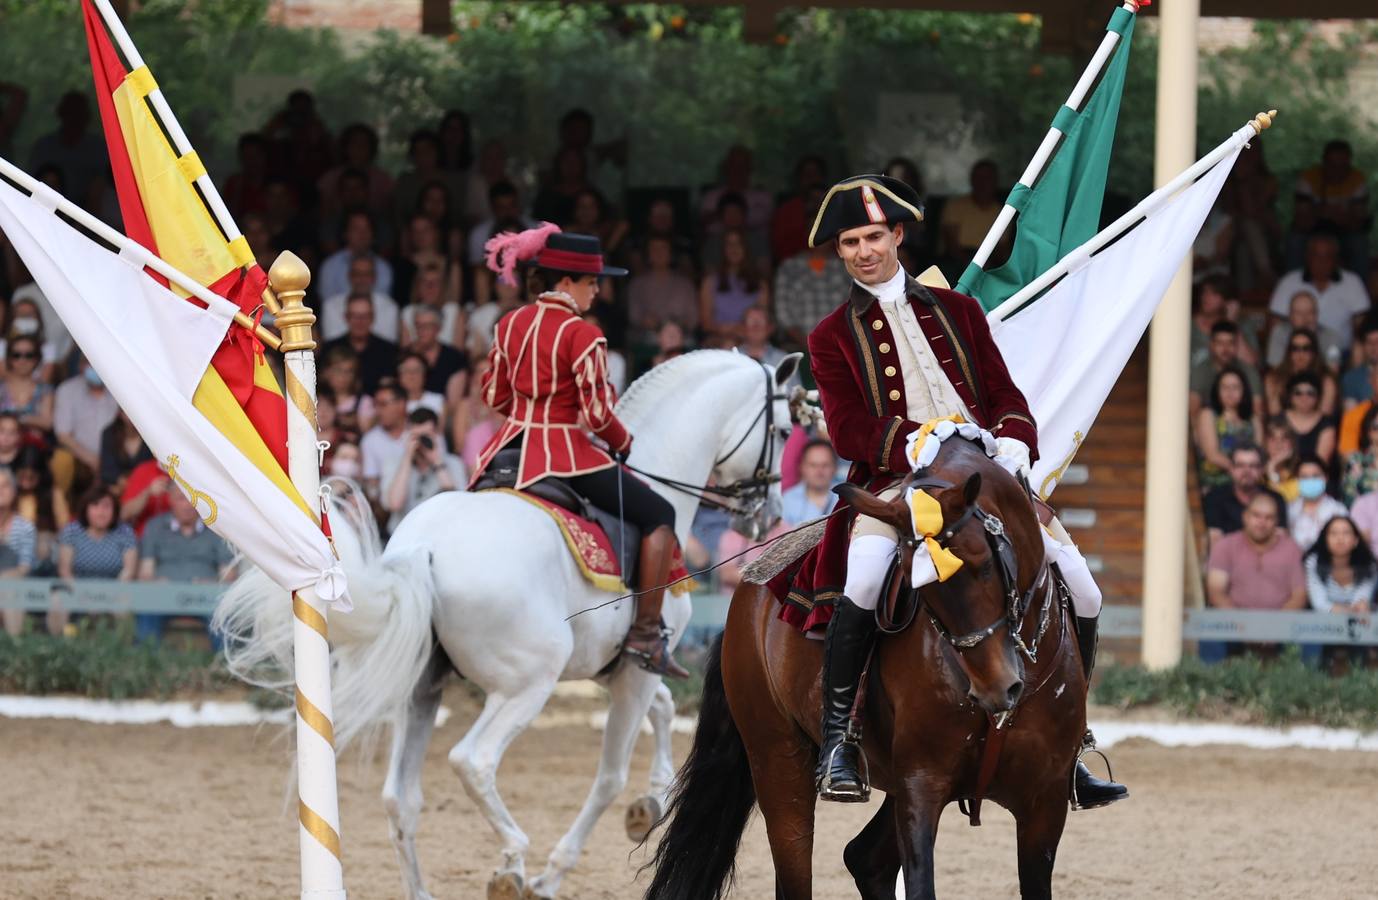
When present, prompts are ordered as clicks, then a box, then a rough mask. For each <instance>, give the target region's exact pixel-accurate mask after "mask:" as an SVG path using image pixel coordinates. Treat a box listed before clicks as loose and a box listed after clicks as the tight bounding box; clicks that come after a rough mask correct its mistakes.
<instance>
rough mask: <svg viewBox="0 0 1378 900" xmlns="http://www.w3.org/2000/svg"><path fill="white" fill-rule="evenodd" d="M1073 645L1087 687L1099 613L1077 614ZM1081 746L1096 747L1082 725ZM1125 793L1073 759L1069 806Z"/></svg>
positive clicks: (1118, 797)
mask: <svg viewBox="0 0 1378 900" xmlns="http://www.w3.org/2000/svg"><path fill="white" fill-rule="evenodd" d="M1076 618H1077V648H1078V649H1079V650H1081V670H1082V672H1083V674H1085V675H1086V690H1087V691H1088V692H1089V691H1090V690H1091V671H1092V670H1093V669H1095V667H1096V639H1097V636H1096V626H1097V623H1098V622H1099V619H1100V617H1099V616H1092V617H1091V618H1083V617H1082V616H1077V617H1076ZM1081 745H1082V747H1083V748H1084V749H1085V750H1094V749H1095V747H1096V738H1095V735H1093V734H1091V729H1089V728H1088V729H1086V735H1085V736H1084V737H1083V738H1082V740H1081ZM1128 796H1129V788H1127V787H1125V786H1124V785H1122V784H1117V783H1116V782H1114V781H1106V780H1104V779H1101V778H1097V777H1096V776H1095V775H1092V774H1091V770H1090V769H1088V768H1086V764H1085V763H1084V762H1082V761H1081V760H1080V759H1078V760H1077V771H1076V787H1075V789H1074V793H1073V795H1072V800H1073V809H1095V808H1096V807H1097V806H1106V805H1107V804H1110V803H1114V802H1115V801H1116V800H1123V799H1125V798H1126V797H1128Z"/></svg>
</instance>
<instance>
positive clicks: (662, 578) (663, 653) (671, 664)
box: [622, 526, 689, 678]
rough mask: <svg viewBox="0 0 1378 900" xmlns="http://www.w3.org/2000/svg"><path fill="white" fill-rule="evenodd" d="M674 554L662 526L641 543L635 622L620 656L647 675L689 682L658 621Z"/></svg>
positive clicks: (671, 534) (672, 538)
mask: <svg viewBox="0 0 1378 900" xmlns="http://www.w3.org/2000/svg"><path fill="white" fill-rule="evenodd" d="M674 552H675V533H674V532H673V531H671V530H670V529H669V528H667V527H665V526H662V527H660V528H657V529H656V530H655V531H652V532H651V533H650V534H648V535H646V536H645V537H643V538H642V539H641V561H640V564H639V570H640V578H638V579H637V582H638V583H637V591H638V594H637V598H636V619H635V620H634V621H633V622H632V628H631V631H629V632H628V633H627V640H626V642H625V643H623V645H622V652H623V653H625V654H627V655H628V656H631V657H635V659H636V660H637V662H638V664H640V666H641V668H643V669H645V670H646V671H648V672H654V673H655V674H657V675H669V676H670V677H672V678H688V677H689V671H688V670H687V669H685V668H684V667H683V666H681V665H680V664H679V663H677V662H675V658H674V657H673V656H671V655H670V644H669V642H668V641H667V640H666V638H667V637H668V636H669V632H668V631H667V630H666V628H665V622H664V620H662V619H661V618H660V607H661V604H662V603H663V602H664V601H665V583H666V582H667V581H669V580H670V564H671V562H672V561H673V559H674Z"/></svg>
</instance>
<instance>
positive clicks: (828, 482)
mask: <svg viewBox="0 0 1378 900" xmlns="http://www.w3.org/2000/svg"><path fill="white" fill-rule="evenodd" d="M836 474H837V455H836V454H835V453H833V445H832V444H831V443H829V442H828V441H826V440H824V439H822V438H814V439H812V440H810V441H809V442H808V443H807V444H805V445H804V452H803V453H802V454H801V455H800V457H799V482H798V483H797V484H795V485H794V486H793V487H791V488H790V489H789V490H787V491H785V492H784V494H782V495H781V503H782V506H781V508H780V518H782V519H783V520H784V522H785V524H786V525H788V526H789V527H791V528H795V527H797V526H799V525H803V524H804V523H805V522H811V521H813V520H814V519H819V518H822V517H823V516H826V515H827V514H828V513H830V512H832V511H833V506H834V504H836V503H837V495H836V494H834V493H833V477H834V476H835V475H836Z"/></svg>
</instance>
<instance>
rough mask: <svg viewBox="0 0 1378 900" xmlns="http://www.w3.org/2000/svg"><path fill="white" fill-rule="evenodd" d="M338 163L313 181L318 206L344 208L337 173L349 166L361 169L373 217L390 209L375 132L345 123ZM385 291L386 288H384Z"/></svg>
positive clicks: (389, 191)
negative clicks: (317, 192) (318, 200)
mask: <svg viewBox="0 0 1378 900" xmlns="http://www.w3.org/2000/svg"><path fill="white" fill-rule="evenodd" d="M339 152H340V155H339V159H340V164H339V165H337V166H335V167H334V168H332V169H330V170H328V171H327V172H326V173H325V174H324V175H322V176H321V177H320V180H319V181H318V182H317V183H316V189H317V190H319V191H320V196H321V208H322V209H324V210H325V211H326V212H334V211H337V210H339V209H342V208H344V203H343V200H342V198H341V197H340V190H339V181H340V176H341V174H342V173H344V172H345V171H346V170H348V169H353V170H355V171H357V172H362V173H363V174H364V175H365V177H366V178H367V179H368V198H367V200H368V210H369V212H371V213H372V214H373V215H375V216H379V217H382V216H385V215H387V214H388V213H390V212H391V211H392V194H393V190H394V184H393V180H392V176H391V175H389V174H388V173H387V172H384V171H383V170H382V169H381V168H380V167H379V166H378V133H377V132H376V131H374V130H373V129H372V128H370V127H369V126H367V125H364V124H363V123H361V122H355V123H354V124H352V125H347V126H345V129H344V131H342V132H340V146H339ZM383 290H385V291H386V290H387V288H383Z"/></svg>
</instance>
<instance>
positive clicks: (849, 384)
mask: <svg viewBox="0 0 1378 900" xmlns="http://www.w3.org/2000/svg"><path fill="white" fill-rule="evenodd" d="M906 294H907V295H908V299H909V303H910V304H911V305H912V307H913V310H914V314H915V315H916V316H917V317H918V320H919V326H920V327H921V328H922V329H923V333H924V337H926V338H928V343H929V346H931V347H932V348H933V351H934V354H935V355H936V356H937V358H938V362H939V363H940V364H941V365H942V368H943V372H944V373H945V374H946V375H947V377H948V378H949V379H950V380H951V381H952V386H953V387H954V388H955V389H956V391H957V394H958V395H959V396H960V397H961V398H962V402H963V403H965V404H966V407H967V409H969V410H970V411H971V414H972V415H973V416H975V417H976V421H977V423H978V424H979V425H980V426H981V427H982V428H986V429H989V430H990V431H991V432H992V433H993V434H995V436H996V437H1010V438H1016V439H1018V440H1020V441H1023V442H1024V443H1025V444H1027V445H1028V447H1029V455H1030V458H1031V459H1038V430H1037V426H1036V425H1035V424H1034V420H1033V416H1032V415H1030V414H1029V407H1028V403H1027V402H1025V400H1024V395H1023V394H1022V393H1021V392H1020V391H1019V388H1017V387H1015V385H1014V382H1012V381H1011V380H1010V373H1009V370H1008V369H1006V368H1005V361H1004V360H1003V359H1002V358H1001V356H1000V350H999V348H997V347H996V346H995V341H994V340H993V339H992V338H991V336H990V327H989V326H988V325H987V323H986V315H985V312H984V311H983V310H982V309H981V306H980V304H979V303H977V302H976V301H975V300H973V299H972V298H970V297H968V296H966V295H964V294H959V293H957V292H956V291H949V290H943V289H941V288H928V287H924V286H923V285H921V284H919V283H918V282H917V281H915V280H914V279H913V278H910V279H909V281H908V286H907V289H906ZM893 348H894V337H893V335H892V334H891V333H890V325H889V323H888V322H887V321H886V319H885V316H883V315H882V314H881V312H880V310H879V309H878V308H877V307H876V306H875V297H874V296H873V295H872V294H870V293H869V292H868V291H865V290H863V289H862V288H861V287H859V286H855V285H854V286H853V288H852V292H851V295H850V296H849V297H848V300H847V302H846V303H844V304H843V305H841V306H839V307H838V308H837V309H835V310H833V311H832V312H831V313H829V314H828V315H827V316H826V317H825V318H824V319H823V321H821V322H819V323H818V326H817V327H816V328H814V330H813V332H812V333H811V334H810V335H809V365H810V367H811V368H812V370H813V375H814V379H815V380H816V381H817V382H818V394H819V399H820V400H821V401H822V403H823V415H824V418H825V419H826V420H827V423H828V433H829V435H830V436H831V437H832V441H833V446H834V447H836V448H837V452H838V454H839V455H840V456H842V457H843V458H844V459H849V460H851V461H852V468H851V471H850V472H849V473H848V475H847V480H848V481H849V482H851V483H852V484H859V485H862V486H864V487H866V489H867V490H870V491H879V490H883V489H884V488H886V487H888V486H889V485H890V484H892V483H893V482H895V481H896V480H898V479H899V478H900V477H902V476H903V475H904V474H905V473H906V472H908V471H909V462H908V460H906V459H905V456H904V444H905V438H907V437H908V436H909V434H910V432H913V431H915V430H917V429H918V428H919V426H920V425H921V424H922V423H921V422H910V421H908V420H906V419H905V415H906V412H907V410H908V405H907V403H906V401H905V396H904V373H903V372H902V371H901V370H900V368H899V357H898V354H896V353H895V351H894V349H893ZM838 505H839V506H845V502H844V501H841V500H839V501H838ZM854 518H855V515H854V514H853V513H849V512H844V513H842V514H840V515H836V516H833V517H832V518H831V519H829V520H828V525H827V531H826V532H825V534H824V537H823V541H822V543H820V544H819V545H818V546H817V547H815V548H814V549H813V550H811V551H809V552H808V553H807V554H805V556H804V557H803V558H802V559H801V560H800V562H799V563H797V564H796V565H794V566H792V567H790V569H787V570H786V571H785V572H784V573H782V574H781V575H780V576H779V577H777V578H776V579H775V580H774V581H772V582H771V584H770V588H771V590H772V591H773V592H774V594H775V596H776V597H779V598H782V599H784V601H785V606H784V608H783V609H782V610H781V617H782V618H784V619H785V620H786V621H789V622H792V623H794V624H795V625H797V626H799V627H801V628H803V629H805V630H807V629H809V628H813V627H815V626H818V625H822V624H824V623H826V622H827V621H828V619H829V618H830V617H831V616H832V604H833V601H835V600H836V599H837V598H838V597H840V596H841V595H842V587H843V584H844V583H845V581H846V568H847V543H848V539H849V535H850V533H851V528H852V521H853V519H854Z"/></svg>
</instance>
